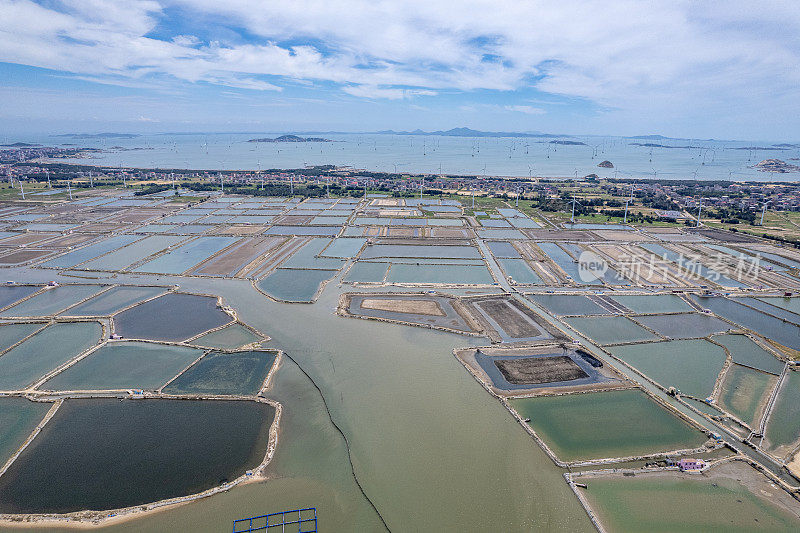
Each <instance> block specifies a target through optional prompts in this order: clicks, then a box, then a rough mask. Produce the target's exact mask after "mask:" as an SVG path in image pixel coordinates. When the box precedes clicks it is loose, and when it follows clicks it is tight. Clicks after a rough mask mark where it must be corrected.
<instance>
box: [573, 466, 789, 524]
mask: <svg viewBox="0 0 800 533" xmlns="http://www.w3.org/2000/svg"><path fill="white" fill-rule="evenodd" d="M576 481H578V482H580V483H585V484H586V486H587V488H586V489H578V490H581V491H582V492H581V494H582V495H583V496H584V497H585V498H586V499H587V500H588V502H589V505H590V506H591V508H592V510H593V511H594V513H595V514H596V515H597V516H598V518H599V520H600V523H601V524H602V525H603V526H604V528H605V529H606V530H607V531H665V532H666V531H698V532H699V531H704V532H705V531H719V532H723V531H724V532H741V533H751V532H757V531H797V530H798V528H800V521H798V509H797V502H796V501H795V500H793V499H792V497H791V496H790V495H788V494H786V493H785V492H784V491H783V490H782V489H780V488H778V487H776V486H775V485H774V484H772V482H771V481H769V480H768V479H767V478H766V477H764V476H763V475H762V474H760V473H759V472H757V471H756V470H755V469H754V468H752V467H750V466H749V465H747V464H745V463H743V462H740V461H735V462H731V463H727V464H723V465H719V466H716V467H714V468H712V469H711V470H709V471H707V472H705V473H704V474H703V475H697V474H681V473H678V472H653V473H637V474H636V475H635V476H620V475H616V476H615V475H609V476H597V477H594V476H592V477H588V476H587V477H580V478H577V479H576Z"/></svg>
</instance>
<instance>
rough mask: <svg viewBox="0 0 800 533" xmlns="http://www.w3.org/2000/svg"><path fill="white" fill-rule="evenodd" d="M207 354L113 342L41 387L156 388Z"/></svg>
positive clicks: (185, 347)
mask: <svg viewBox="0 0 800 533" xmlns="http://www.w3.org/2000/svg"><path fill="white" fill-rule="evenodd" d="M202 354H203V351H202V350H200V349H198V348H189V347H188V346H174V345H168V344H158V343H151V342H138V341H122V342H109V343H107V344H105V345H103V346H101V347H100V348H98V349H97V350H95V351H94V352H92V353H91V354H89V355H88V356H87V357H85V358H84V359H81V360H80V361H78V362H77V363H76V364H74V365H72V366H71V367H69V368H68V369H66V370H64V371H63V372H61V373H59V374H57V375H55V376H54V377H52V378H50V379H49V380H48V381H47V382H45V383H44V384H43V385H42V386H41V387H40V388H41V389H45V390H105V389H148V390H156V389H158V388H160V387H161V386H162V385H163V384H164V383H166V382H167V381H168V380H170V379H171V378H173V377H174V376H176V375H177V374H178V373H179V372H180V371H181V370H183V369H184V368H186V367H187V366H189V365H190V364H191V363H192V361H195V360H196V359H197V358H198V357H200V356H201V355H202Z"/></svg>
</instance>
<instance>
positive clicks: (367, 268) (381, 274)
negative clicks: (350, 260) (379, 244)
mask: <svg viewBox="0 0 800 533" xmlns="http://www.w3.org/2000/svg"><path fill="white" fill-rule="evenodd" d="M388 270H389V265H388V264H387V263H370V262H367V261H358V262H356V263H355V264H354V265H353V266H352V267H350V270H348V271H347V276H345V281H359V282H367V283H381V282H382V281H383V279H384V278H385V277H386V272H387V271H388Z"/></svg>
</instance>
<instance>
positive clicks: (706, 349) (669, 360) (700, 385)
mask: <svg viewBox="0 0 800 533" xmlns="http://www.w3.org/2000/svg"><path fill="white" fill-rule="evenodd" d="M608 351H609V352H611V353H612V354H613V355H615V356H616V357H619V358H620V359H622V360H623V361H625V362H626V363H628V364H629V365H631V366H632V367H634V368H636V369H637V370H639V372H641V373H642V374H644V375H646V376H647V377H649V378H650V379H652V380H653V381H655V382H656V383H658V384H660V385H661V386H662V387H664V388H668V387H675V388H676V389H678V390H680V391H681V392H683V393H684V394H689V395H691V396H694V397H695V398H700V399H703V398H706V397H707V396H708V395H710V394H711V392H712V391H713V390H714V383H716V381H717V376H719V373H720V371H721V370H722V366H723V365H724V364H725V359H726V355H725V350H723V349H722V347H720V346H717V345H716V344H712V343H711V342H709V341H707V340H705V339H693V340H673V341H665V342H654V343H648V344H636V345H630V346H616V347H614V348H609V349H608Z"/></svg>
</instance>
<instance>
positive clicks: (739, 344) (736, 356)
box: [712, 334, 785, 375]
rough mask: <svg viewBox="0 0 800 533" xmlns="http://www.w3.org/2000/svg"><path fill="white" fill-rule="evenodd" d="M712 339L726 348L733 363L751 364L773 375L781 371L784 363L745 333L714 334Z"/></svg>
mask: <svg viewBox="0 0 800 533" xmlns="http://www.w3.org/2000/svg"><path fill="white" fill-rule="evenodd" d="M712 340H713V341H714V342H717V343H719V344H722V345H723V346H725V348H727V349H728V351H729V352H730V353H731V359H733V362H734V363H739V364H741V365H746V366H752V367H753V368H757V369H759V370H763V371H764V372H769V373H771V374H775V375H777V374H780V373H781V372H782V371H783V367H784V365H785V363H784V362H783V361H781V360H780V359H778V358H777V357H775V356H774V355H772V354H771V353H769V352H768V351H766V350H765V349H764V348H762V347H761V346H759V345H758V344H756V343H755V342H754V341H753V340H752V339H750V337H748V336H747V335H734V334H724V335H714V337H713V339H712Z"/></svg>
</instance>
